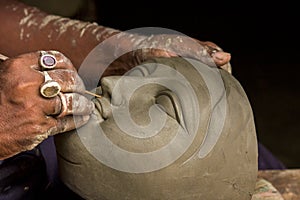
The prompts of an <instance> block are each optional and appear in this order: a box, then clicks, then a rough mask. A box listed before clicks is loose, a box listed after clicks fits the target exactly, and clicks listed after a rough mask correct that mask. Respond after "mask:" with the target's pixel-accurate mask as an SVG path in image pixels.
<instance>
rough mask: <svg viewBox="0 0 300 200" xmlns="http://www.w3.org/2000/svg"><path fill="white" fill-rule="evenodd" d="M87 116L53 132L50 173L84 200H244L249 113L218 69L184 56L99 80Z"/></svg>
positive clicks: (252, 150) (253, 152)
mask: <svg viewBox="0 0 300 200" xmlns="http://www.w3.org/2000/svg"><path fill="white" fill-rule="evenodd" d="M95 90H96V92H98V93H99V94H101V95H102V98H95V99H93V101H94V103H95V105H96V110H95V112H94V113H93V115H92V117H91V119H90V121H89V122H88V124H86V125H85V126H83V127H81V128H78V129H77V130H74V131H70V132H67V133H64V134H59V135H56V136H55V143H56V147H57V154H58V161H59V170H60V177H61V179H62V181H63V182H64V183H65V184H66V185H67V186H68V187H69V188H70V189H71V190H73V191H74V192H75V193H77V194H78V195H80V196H81V197H83V198H85V199H109V200H117V199H130V200H135V199H136V200H140V199H149V200H150V199H191V200H192V199H226V200H227V199H251V194H252V192H253V191H254V186H255V182H256V177H257V140H256V132H255V126H254V120H253V114H252V110H251V107H250V104H249V102H248V99H247V96H246V94H245V92H244V90H243V89H242V87H241V85H240V84H239V82H238V81H237V80H236V79H235V78H234V77H233V76H232V75H230V74H229V73H228V72H226V71H224V70H221V69H218V68H213V67H208V66H207V65H204V64H203V63H201V62H199V61H196V60H192V59H184V58H157V59H153V60H149V61H147V62H145V63H143V64H142V65H140V66H138V67H136V68H134V69H133V70H131V71H129V72H128V73H127V74H126V75H124V76H110V77H105V78H102V80H101V86H100V87H99V88H96V89H95Z"/></svg>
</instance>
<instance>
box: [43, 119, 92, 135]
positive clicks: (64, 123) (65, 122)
mask: <svg viewBox="0 0 300 200" xmlns="http://www.w3.org/2000/svg"><path fill="white" fill-rule="evenodd" d="M89 119H90V116H89V115H76V116H65V117H63V118H59V119H57V123H56V126H54V127H52V128H51V129H50V130H49V131H48V132H49V134H50V135H55V134H58V133H63V132H66V131H70V130H73V129H76V128H79V127H81V126H83V125H84V124H86V123H87V122H88V121H89Z"/></svg>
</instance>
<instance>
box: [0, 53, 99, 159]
mask: <svg viewBox="0 0 300 200" xmlns="http://www.w3.org/2000/svg"><path fill="white" fill-rule="evenodd" d="M43 52H44V53H46V55H49V56H48V57H45V60H44V62H45V64H49V65H52V64H56V65H55V67H54V68H53V69H45V68H42V66H41V62H40V59H41V52H40V51H39V52H32V53H26V54H22V55H20V56H17V57H13V58H9V59H6V60H5V61H3V62H2V63H1V64H0V99H1V101H0V159H5V158H7V157H10V156H13V155H15V154H17V153H19V152H22V151H26V150H30V149H33V148H34V147H35V146H37V145H38V144H39V143H41V142H42V141H43V140H44V139H46V138H47V137H48V136H49V135H54V134H57V133H62V132H65V131H68V130H71V129H74V128H76V127H78V126H81V125H83V124H85V123H86V122H87V121H88V120H89V114H90V113H91V112H92V111H93V109H94V105H93V103H91V101H90V100H88V98H86V97H85V96H84V95H83V92H84V91H85V86H84V84H83V82H82V80H81V79H80V77H79V76H78V74H77V72H76V69H75V68H74V66H73V65H72V63H71V62H70V60H69V59H68V58H66V57H65V56H64V55H63V54H62V53H60V52H57V51H43ZM51 56H52V57H51ZM51 58H54V59H52V60H51ZM47 59H48V60H47ZM53 61H55V63H52V62H53ZM45 70H47V72H45ZM49 79H51V81H52V82H55V83H56V84H57V83H58V85H59V86H60V88H59V89H60V92H59V93H58V94H57V95H54V97H50V98H46V97H43V96H42V95H41V92H40V88H41V85H43V84H45V81H49ZM50 86H51V84H50ZM50 89H51V87H50ZM75 122H76V124H75Z"/></svg>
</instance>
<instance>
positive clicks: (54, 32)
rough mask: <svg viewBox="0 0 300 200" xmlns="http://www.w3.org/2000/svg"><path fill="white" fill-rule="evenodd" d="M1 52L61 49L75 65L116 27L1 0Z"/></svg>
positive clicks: (9, 53)
mask: <svg viewBox="0 0 300 200" xmlns="http://www.w3.org/2000/svg"><path fill="white" fill-rule="evenodd" d="M0 24H1V26H2V28H1V29H0V38H1V39H0V52H1V53H2V54H6V55H7V56H15V55H18V54H21V53H24V52H29V51H36V50H40V49H45V50H49V49H54V50H58V51H61V52H63V53H64V54H65V55H66V56H67V57H69V58H70V59H71V60H72V62H73V64H74V65H75V66H76V68H78V67H79V66H80V64H81V62H82V61H83V60H84V58H85V57H86V56H87V54H88V53H89V52H90V51H91V50H92V49H93V48H94V47H95V46H96V45H97V44H99V43H100V42H101V41H103V40H105V39H106V38H108V37H110V36H112V35H114V34H116V33H119V31H118V30H115V29H111V28H107V27H103V26H99V25H98V24H96V23H91V22H83V21H78V20H72V19H68V18H63V17H61V16H55V15H49V14H47V13H45V12H43V11H41V10H39V9H37V8H34V7H30V6H27V5H25V4H23V3H20V2H18V1H16V0H0Z"/></svg>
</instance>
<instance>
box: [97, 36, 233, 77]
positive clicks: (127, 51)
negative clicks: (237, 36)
mask: <svg viewBox="0 0 300 200" xmlns="http://www.w3.org/2000/svg"><path fill="white" fill-rule="evenodd" d="M107 43H111V44H110V45H107V47H109V48H105V51H103V52H102V57H103V59H98V60H102V61H103V60H105V59H107V58H108V57H109V55H112V56H116V55H122V56H120V57H119V58H118V57H116V59H115V60H114V62H113V63H112V64H110V68H109V69H108V70H107V71H106V73H104V75H115V74H122V73H124V72H126V71H128V70H129V69H131V68H132V67H134V66H137V65H139V64H141V63H142V62H143V61H145V60H148V59H152V58H155V57H177V56H181V57H187V58H193V59H197V60H200V61H201V62H203V63H205V64H207V65H208V66H211V67H219V68H222V69H224V70H226V71H228V72H229V73H231V65H230V59H231V55H230V53H227V52H224V51H223V50H222V48H220V47H219V46H218V45H216V44H215V43H213V42H210V41H200V40H197V39H195V38H191V37H188V36H185V35H177V34H155V35H149V36H146V35H139V34H129V33H127V32H120V33H118V34H116V35H115V36H112V37H111V38H109V39H108V42H107ZM103 46H105V45H103ZM111 60H112V59H110V60H109V61H111Z"/></svg>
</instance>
